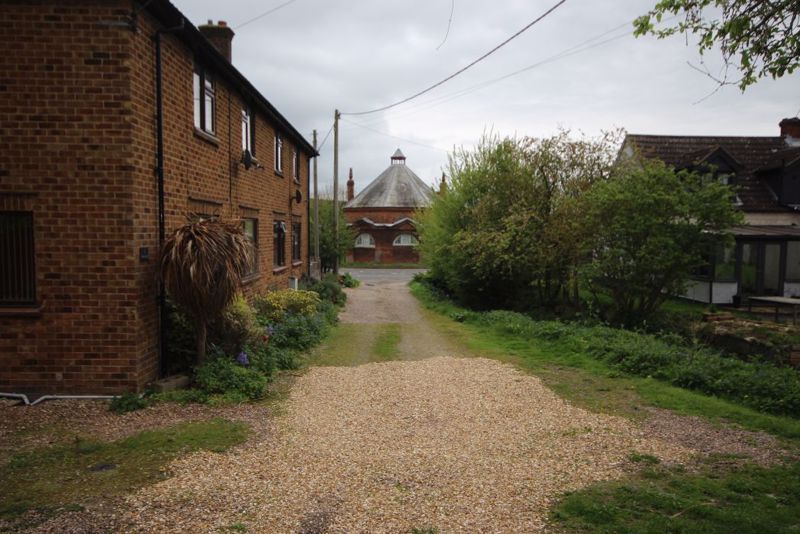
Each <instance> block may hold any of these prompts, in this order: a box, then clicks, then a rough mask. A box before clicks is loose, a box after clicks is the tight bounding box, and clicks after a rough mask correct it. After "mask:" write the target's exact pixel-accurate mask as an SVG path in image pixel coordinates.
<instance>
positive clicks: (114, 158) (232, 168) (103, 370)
mask: <svg viewBox="0 0 800 534" xmlns="http://www.w3.org/2000/svg"><path fill="white" fill-rule="evenodd" d="M52 4H53V2H41V3H32V2H4V3H2V4H0V18H1V19H2V20H4V22H7V23H5V24H3V25H1V26H0V42H1V43H2V44H3V45H4V49H5V50H10V49H14V50H15V53H14V54H4V55H2V57H0V125H2V126H1V127H2V128H3V135H2V138H0V148H1V150H0V209H5V210H8V209H25V210H31V211H33V213H34V224H35V244H36V274H37V297H38V300H39V301H40V302H41V303H42V304H43V306H42V309H41V313H40V315H39V316H38V317H25V318H16V317H8V316H7V315H3V314H2V310H0V390H10V391H26V392H32V393H33V392H35V393H119V392H122V391H138V390H141V389H142V388H143V387H144V386H145V384H146V383H148V382H150V381H152V380H153V379H155V378H157V375H158V336H157V332H158V313H157V312H158V309H157V300H156V296H157V284H156V270H155V268H156V266H155V264H156V260H157V256H158V246H159V244H158V226H157V223H158V221H157V215H158V201H157V187H156V186H157V182H156V177H155V173H154V171H153V169H154V164H155V149H156V137H155V135H156V133H155V125H154V120H153V117H154V113H155V80H154V71H155V63H154V45H153V40H152V36H153V34H154V32H155V29H156V27H157V23H156V21H155V20H153V19H151V18H150V17H149V15H147V14H141V15H140V16H139V19H138V25H139V31H138V32H131V31H130V30H129V29H127V28H120V27H113V26H108V25H103V24H102V23H101V21H109V20H122V19H123V18H124V17H125V16H126V15H127V14H128V13H129V12H130V7H131V4H130V2H123V1H120V2H118V3H115V2H110V1H95V2H92V1H84V2H74V3H71V4H69V6H70V7H63V8H62V7H58V6H53V5H52ZM235 46H236V43H235V40H234V47H235ZM163 57H164V61H163V73H164V97H165V98H164V110H165V113H164V133H165V139H164V145H165V149H166V150H165V156H166V157H165V193H166V194H165V203H166V221H167V233H169V232H170V230H172V229H174V228H176V227H177V226H178V225H180V224H182V223H183V221H185V217H186V215H187V214H188V213H189V212H197V211H202V212H205V213H216V214H219V215H220V216H222V217H224V218H239V217H242V216H247V217H255V218H257V219H258V234H259V264H260V267H261V269H260V273H259V275H258V276H256V277H254V278H253V279H252V280H250V281H249V283H248V284H247V286H246V288H245V289H246V292H248V293H250V294H252V293H254V292H257V291H263V290H265V289H266V288H269V287H285V286H286V285H287V283H288V282H287V280H288V278H289V277H290V276H295V277H300V276H301V275H302V273H303V272H305V270H306V265H307V263H306V262H307V258H308V243H307V242H306V241H307V239H306V236H307V233H306V232H307V228H308V220H307V200H306V199H307V198H308V191H307V187H306V184H307V172H308V164H307V161H308V160H307V155H302V156H301V166H300V168H301V177H300V180H299V182H295V181H294V180H293V179H292V176H291V154H292V150H293V146H292V142H291V141H290V140H289V139H288V136H286V137H285V138H284V176H279V175H277V174H276V173H275V172H274V171H273V169H274V162H273V140H274V135H275V131H274V129H273V127H272V126H271V125H270V124H268V123H267V121H266V119H265V117H263V116H261V115H258V116H257V117H256V125H257V126H256V128H257V131H256V156H257V158H258V159H259V162H260V163H261V165H263V168H260V169H256V168H251V169H250V170H245V169H244V166H243V165H242V164H241V163H239V160H240V158H241V148H240V147H241V139H240V110H241V105H242V103H241V99H240V97H239V95H238V94H236V92H235V91H233V90H231V88H229V87H228V86H227V85H226V84H225V82H224V81H223V80H221V79H219V78H218V79H217V110H216V116H217V134H216V135H217V141H216V142H209V141H208V140H207V139H205V138H202V137H200V136H198V135H196V133H195V130H194V124H193V108H192V106H193V104H192V70H193V57H192V55H191V53H190V51H189V49H188V48H187V47H185V46H184V45H183V44H182V43H181V42H180V41H179V40H178V39H177V38H176V37H175V36H165V37H164V43H163ZM296 189H299V190H300V191H301V192H302V195H303V202H302V203H300V204H299V205H298V204H294V203H293V204H292V205H291V206H290V204H289V198H290V196H291V194H292V193H293V192H294V191H295V190H296ZM293 217H296V218H297V220H299V221H301V224H302V243H303V254H302V258H303V262H302V263H300V264H298V265H292V263H291V228H292V226H291V222H292V219H293ZM275 218H280V219H282V220H284V221H285V222H286V224H287V236H286V237H287V239H286V259H287V267H286V268H285V269H282V270H280V272H273V268H272V267H273V266H272V262H273V250H272V221H273V220H274V219H275ZM143 247H146V248H147V249H148V250H149V255H150V259H149V260H147V261H142V260H140V259H139V250H140V248H143Z"/></svg>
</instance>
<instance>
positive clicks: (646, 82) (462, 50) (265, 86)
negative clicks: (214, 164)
mask: <svg viewBox="0 0 800 534" xmlns="http://www.w3.org/2000/svg"><path fill="white" fill-rule="evenodd" d="M655 1H656V0H615V1H599V0H568V1H567V2H566V3H565V4H564V5H563V6H562V7H561V8H559V9H558V10H556V11H555V12H553V13H552V14H551V15H550V16H549V17H547V18H546V19H544V20H543V21H542V22H540V23H539V24H538V25H536V26H534V27H533V28H531V29H530V30H528V31H527V32H525V33H524V34H522V35H521V36H520V37H518V38H517V39H515V40H514V41H512V42H511V43H509V44H508V45H506V46H505V47H504V48H502V49H501V50H499V51H498V52H497V53H495V54H494V55H492V56H490V57H489V58H487V59H486V60H485V61H483V62H481V63H479V64H478V65H476V66H475V67H473V68H472V69H470V70H469V71H467V72H465V73H464V74H462V75H461V76H459V77H457V78H456V79H454V80H453V81H451V82H448V83H447V84H445V85H443V86H442V87H440V88H438V89H436V90H435V91H433V92H431V93H428V94H427V95H424V96H422V97H420V98H419V99H417V100H415V101H413V102H412V103H409V104H405V105H403V106H400V107H397V108H395V109H393V110H390V111H387V112H382V113H376V114H372V115H365V116H352V117H351V116H345V117H343V121H342V122H341V129H340V133H341V135H340V158H339V161H340V174H339V176H340V178H341V179H342V182H341V183H342V189H344V186H343V183H344V180H346V179H347V178H346V176H347V170H348V168H350V167H352V168H353V172H354V175H355V180H356V191H360V190H361V189H363V188H364V187H365V186H366V185H367V184H368V183H369V182H370V181H371V180H372V179H373V178H375V177H376V176H377V175H378V174H379V173H380V172H381V171H382V170H383V169H384V168H385V167H386V166H387V165H388V164H389V157H390V156H391V154H392V153H393V152H394V150H395V149H397V148H398V147H399V148H401V149H402V150H403V152H404V153H405V155H406V156H407V158H408V160H407V164H408V166H409V167H410V168H411V169H412V170H413V171H414V172H416V173H417V175H419V176H420V178H422V179H423V180H424V181H425V182H427V183H433V182H434V181H438V177H439V176H441V173H442V170H443V169H444V168H446V165H447V154H448V152H449V151H451V150H452V148H453V147H454V146H466V147H469V146H472V145H474V144H475V143H476V141H477V140H478V139H479V138H480V137H481V135H482V133H483V132H484V131H487V130H493V131H495V132H498V133H500V134H502V135H514V134H517V135H529V136H537V137H538V136H548V135H552V134H554V133H555V132H556V131H557V130H558V129H559V128H567V129H571V130H575V131H582V132H585V133H587V134H590V135H595V134H597V133H599V132H600V131H601V130H608V129H611V128H615V127H622V128H625V129H626V130H627V131H629V132H632V133H653V134H708V135H778V122H779V121H780V119H782V118H784V117H793V116H795V115H797V114H798V112H800V75H798V74H795V75H793V76H787V77H784V78H782V79H781V80H778V81H773V80H770V79H765V80H762V81H760V82H759V83H758V84H756V85H755V86H751V87H750V88H749V89H748V90H747V92H745V93H744V94H742V93H741V92H740V91H739V89H738V88H736V87H725V88H723V89H722V90H720V91H719V92H717V93H716V94H714V95H712V96H710V97H708V98H705V99H704V97H707V96H708V95H709V94H710V93H711V92H712V91H713V90H714V89H715V87H716V84H715V82H714V81H712V80H711V79H709V78H708V77H706V76H705V75H704V74H702V73H700V72H697V71H696V70H693V69H692V68H691V67H690V66H689V65H688V64H687V62H691V63H693V64H695V65H699V64H700V56H699V55H698V54H697V51H696V48H695V47H694V46H693V45H690V46H688V47H687V46H686V41H685V39H684V38H683V37H682V36H676V37H673V38H671V39H667V40H657V39H655V38H652V37H647V38H638V39H636V38H634V37H633V36H632V35H631V34H632V30H631V26H630V24H629V23H630V22H631V21H632V20H633V18H634V17H636V16H637V15H640V14H643V13H645V12H647V10H648V9H649V8H651V7H652V5H653V4H654V3H655ZM173 2H174V3H175V5H176V6H177V7H178V8H179V9H181V10H182V11H183V12H184V14H185V15H187V17H189V19H190V20H191V21H192V22H193V23H194V24H195V25H200V24H202V23H204V22H205V21H206V20H207V19H214V20H215V21H216V20H225V21H227V22H228V24H229V25H230V26H232V27H233V28H234V30H235V31H236V36H235V37H234V40H233V63H234V65H235V66H236V67H237V68H238V69H239V70H240V71H241V72H242V73H243V74H244V75H245V76H247V77H248V78H249V79H250V81H251V82H252V83H253V84H254V85H255V86H256V87H257V88H258V89H259V90H260V91H261V93H262V94H263V95H264V96H265V97H266V98H267V99H268V100H269V101H270V102H272V104H274V105H275V106H276V107H277V108H278V110H280V112H281V113H282V114H283V115H284V116H285V117H286V118H287V119H288V120H289V121H290V122H291V123H292V124H293V125H294V126H295V127H296V128H297V129H298V130H299V131H300V132H302V133H303V134H306V135H307V136H308V138H309V140H310V139H311V132H312V130H314V129H316V130H317V131H318V133H319V136H320V141H321V140H322V137H324V136H325V134H326V133H327V132H328V131H329V129H330V127H331V125H332V123H333V113H334V109H336V108H338V109H339V110H341V111H342V112H345V113H346V112H358V111H363V110H370V109H374V108H377V107H381V106H384V105H387V104H391V103H393V102H395V101H397V100H400V99H403V98H405V97H407V96H410V95H412V94H414V93H416V92H418V91H420V90H422V89H424V88H426V87H428V86H429V85H432V84H433V83H435V82H437V81H439V80H441V79H442V78H444V77H446V76H448V75H450V74H452V73H453V72H455V71H456V70H458V69H459V68H461V67H462V66H464V65H466V64H468V63H469V62H471V61H472V60H474V59H476V58H477V57H479V56H481V55H482V54H484V53H485V52H487V51H488V50H490V49H492V48H493V47H494V46H496V45H497V44H499V43H500V42H502V41H503V40H505V39H506V38H507V37H509V36H510V35H512V34H514V33H515V32H517V31H518V30H519V29H521V28H522V27H524V26H525V25H526V24H528V23H529V22H530V21H532V20H533V19H535V18H536V17H537V16H539V15H540V14H541V13H543V12H544V11H546V10H547V9H548V8H549V7H550V6H552V5H553V4H554V3H555V0H497V1H495V2H491V3H489V2H485V1H480V0H455V9H454V11H453V17H452V24H451V25H450V30H449V35H447V39H446V40H445V41H444V43H443V44H442V42H443V40H444V37H445V34H446V33H447V29H448V19H449V18H450V13H451V5H452V4H451V0H403V1H402V2H397V1H391V2H390V1H385V0H295V1H294V2H292V3H291V4H289V5H287V6H286V7H283V8H281V9H279V10H277V11H276V12H274V13H272V14H270V15H268V16H265V17H263V18H261V19H259V20H257V21H255V22H251V23H249V24H246V25H245V26H244V27H242V28H239V29H237V26H239V25H241V24H242V23H244V22H246V21H247V20H249V19H251V18H253V17H255V16H258V15H259V14H261V13H264V12H265V11H267V10H268V9H270V8H272V7H275V6H279V5H280V4H283V3H285V2H286V0H227V1H226V2H220V1H219V0H173ZM615 28H616V30H614V29H615ZM617 36H622V37H621V38H619V39H614V38H615V37H617ZM594 38H596V39H595V40H592V39H594ZM609 39H613V40H611V41H610V42H605V43H604V42H603V41H607V40H609ZM587 41H588V42H587ZM440 45H441V46H440ZM580 45H582V46H580ZM437 47H439V48H438V49H437ZM576 47H579V48H576ZM587 47H588V49H586V48H587ZM565 51H566V52H574V53H572V55H568V56H561V57H557V58H556V59H554V60H552V61H549V62H547V63H544V64H542V65H540V66H537V67H536V68H533V69H531V70H529V71H527V72H524V73H522V74H519V75H516V76H513V77H511V78H508V79H506V80H504V81H500V82H497V83H493V84H487V85H484V86H482V87H480V88H477V89H475V87H476V86H478V85H480V84H483V83H484V82H487V81H490V80H494V79H496V78H499V77H502V76H504V75H507V74H509V73H511V72H514V71H517V70H519V69H522V68H524V67H527V66H529V65H533V64H537V63H539V62H542V61H544V60H548V59H551V58H554V57H556V56H559V55H560V54H562V53H564V52H565ZM704 59H705V62H706V65H707V66H708V68H709V70H711V71H712V72H717V71H718V69H719V68H720V65H721V63H720V61H719V57H718V55H716V54H710V53H707V54H706V56H705V58H704ZM468 89H469V91H466V90H468ZM462 93H463V94H462ZM702 99H704V100H702ZM700 100H702V101H700ZM698 101H700V102H698ZM426 103H427V104H426ZM354 123H358V124H361V125H362V126H356V125H355V124H354ZM391 136H394V137H391ZM332 137H333V136H332V135H331V136H330V137H329V138H328V140H327V141H326V143H325V146H324V147H323V149H322V151H321V157H320V159H319V176H320V186H321V187H323V188H325V187H328V188H330V185H329V184H331V183H332V175H333V156H332V148H333V139H332Z"/></svg>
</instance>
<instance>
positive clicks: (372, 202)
mask: <svg viewBox="0 0 800 534" xmlns="http://www.w3.org/2000/svg"><path fill="white" fill-rule="evenodd" d="M398 153H399V157H402V158H403V160H405V157H403V153H402V152H400V149H399V148H398V149H397V152H395V155H394V156H392V160H393V163H392V164H391V165H389V167H387V168H386V170H385V171H383V172H382V173H380V174H379V175H378V177H377V178H375V179H374V180H373V181H372V183H370V184H369V185H368V186H367V187H366V188H364V190H363V191H361V192H360V193H359V194H358V195H357V196H356V197H355V198H354V199H353V200H351V201H350V202H348V203H347V204H345V206H344V207H345V208H424V207H426V206H430V204H431V202H433V192H432V191H431V188H430V187H428V186H427V185H426V184H425V182H423V181H422V180H421V179H420V178H419V176H417V175H416V174H414V172H413V171H412V170H411V169H409V168H408V167H407V166H406V164H405V163H395V162H394V161H397V160H398V159H399V157H398Z"/></svg>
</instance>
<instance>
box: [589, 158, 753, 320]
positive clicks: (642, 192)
mask: <svg viewBox="0 0 800 534" xmlns="http://www.w3.org/2000/svg"><path fill="white" fill-rule="evenodd" d="M582 204H583V207H584V212H585V218H584V221H583V224H585V225H586V229H587V231H586V235H587V239H586V241H585V242H584V243H585V244H584V246H585V250H586V251H587V253H590V254H591V255H592V261H590V262H586V263H585V264H584V265H583V267H582V274H583V275H584V277H585V280H586V282H587V284H588V286H589V288H590V289H591V290H592V291H593V292H594V293H595V294H598V293H603V294H606V295H608V296H610V297H611V300H612V309H611V317H610V319H611V320H612V321H613V322H617V323H620V324H623V325H626V326H631V325H634V324H636V323H639V322H641V321H644V320H646V319H647V318H649V317H650V316H651V315H652V314H653V312H654V311H655V310H656V309H657V308H658V307H659V306H660V305H661V303H662V302H663V301H664V299H666V298H667V296H668V295H670V294H678V293H680V292H682V290H683V289H684V286H685V284H686V282H687V281H688V279H689V275H690V273H691V271H692V269H694V268H696V267H698V266H700V265H702V264H703V263H704V261H706V259H705V255H706V254H707V253H708V251H709V250H712V249H711V248H710V247H711V246H712V245H713V243H714V242H715V241H717V242H719V241H723V240H725V239H726V229H728V228H730V227H731V226H732V225H734V224H736V223H737V222H739V221H740V218H741V214H740V213H739V212H738V211H736V209H735V207H734V203H733V202H732V191H731V189H730V187H729V186H727V185H723V184H721V183H719V182H718V181H717V180H714V179H713V177H711V176H710V175H705V176H700V175H698V174H694V173H689V172H686V171H680V172H675V171H673V170H672V169H670V168H668V167H666V166H665V165H664V164H663V163H662V162H659V161H645V162H641V161H637V162H629V163H628V164H624V165H621V166H620V167H619V168H618V170H617V171H615V175H614V176H613V177H612V178H611V179H610V180H608V181H606V182H603V183H599V184H597V185H595V186H594V187H593V188H592V190H591V191H589V192H588V193H587V194H586V195H585V197H584V199H583V202H582ZM728 239H729V237H728Z"/></svg>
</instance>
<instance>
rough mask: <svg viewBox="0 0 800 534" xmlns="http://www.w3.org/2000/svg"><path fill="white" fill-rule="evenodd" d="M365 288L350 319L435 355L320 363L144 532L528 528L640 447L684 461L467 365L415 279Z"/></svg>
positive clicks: (499, 374) (157, 508) (520, 378)
mask: <svg viewBox="0 0 800 534" xmlns="http://www.w3.org/2000/svg"><path fill="white" fill-rule="evenodd" d="M406 276H407V275H406ZM364 282H365V283H364V284H362V286H361V287H360V288H358V289H356V290H351V291H350V292H349V293H350V298H349V301H348V306H347V309H346V311H345V312H344V313H343V314H342V320H343V321H349V322H354V323H359V322H363V323H373V322H380V321H385V322H400V323H404V326H405V329H404V334H403V341H401V344H400V348H401V351H403V352H407V351H417V350H420V348H421V347H423V346H425V347H427V349H426V356H430V357H429V358H427V359H423V360H418V361H393V362H387V363H371V364H366V365H361V366H358V367H314V368H312V369H310V370H309V371H308V372H307V373H305V374H304V375H303V376H301V377H299V378H298V379H297V381H296V383H295V385H294V387H293V388H292V392H291V394H290V397H289V399H288V400H287V402H286V412H285V414H284V415H282V416H281V417H280V418H279V419H278V421H277V423H276V425H277V431H276V432H274V433H272V434H271V437H269V438H268V439H267V440H266V441H263V440H262V441H259V440H256V441H255V442H253V443H252V444H251V445H250V446H249V447H248V446H244V447H243V448H241V449H239V450H238V452H236V453H232V454H224V455H220V454H213V453H199V454H194V455H191V456H188V457H186V458H184V459H182V460H179V461H177V462H176V463H174V464H173V465H172V471H173V474H174V477H173V478H170V479H168V480H166V481H164V482H162V483H159V484H157V485H155V486H151V487H148V488H145V489H143V490H142V491H140V492H139V493H138V494H136V495H134V496H132V497H130V498H129V499H128V508H127V513H126V517H125V519H126V520H127V521H129V522H130V524H131V525H133V528H134V529H136V530H141V531H158V532H187V531H191V532H209V531H218V529H224V528H230V527H234V528H235V527H238V526H239V525H243V526H245V527H246V528H247V530H248V531H249V532H410V531H411V529H413V528H420V529H424V528H428V527H432V528H436V529H438V531H439V532H442V533H445V532H533V531H539V530H541V529H543V528H544V527H545V526H546V525H545V520H546V517H547V511H548V507H549V505H550V503H551V502H552V501H553V499H555V498H557V497H558V495H560V493H561V492H563V491H565V490H571V489H576V488H579V487H582V486H584V485H586V484H589V483H592V482H594V481H597V480H602V479H608V478H614V477H619V476H622V475H623V474H624V472H625V468H626V465H627V458H628V457H629V456H630V455H631V453H633V452H637V453H640V454H651V455H654V456H657V457H659V458H661V459H662V461H665V462H669V463H671V462H683V461H685V460H686V459H687V458H688V456H689V454H690V452H689V451H688V449H685V448H683V447H681V446H679V445H671V444H669V443H667V442H665V441H662V440H660V439H656V438H650V437H648V436H647V435H645V432H644V431H643V430H641V429H640V428H639V427H637V426H636V425H635V424H634V423H632V422H630V421H628V420H625V419H622V418H618V417H612V416H608V415H601V414H595V413H590V412H587V411H585V410H582V409H579V408H576V407H574V406H572V405H570V404H568V403H567V402H565V401H564V400H562V399H561V398H559V397H558V396H556V395H555V394H554V393H553V392H552V391H550V390H549V389H548V388H546V387H545V386H544V385H543V384H542V382H541V381H540V380H539V379H538V378H536V377H532V376H529V375H525V374H523V373H521V372H520V371H518V370H516V369H514V368H513V367H511V366H509V365H506V364H502V363H498V362H496V361H494V360H488V359H483V358H475V357H473V358H459V357H458V356H459V354H457V353H454V352H452V351H453V350H455V349H454V348H453V346H452V345H451V343H450V342H449V341H448V340H446V339H444V338H443V337H442V336H441V335H439V334H438V333H437V332H436V331H435V330H434V329H433V328H432V327H430V326H429V325H427V324H425V321H423V320H422V317H423V316H422V314H421V313H420V311H419V309H418V308H417V304H416V302H415V301H414V300H413V297H411V296H410V295H409V293H408V290H407V288H406V287H405V282H404V281H402V280H400V281H398V280H396V279H394V278H393V277H392V276H387V277H386V278H385V279H381V278H380V277H377V278H375V279H373V280H372V281H368V280H365V281H364ZM407 338H408V339H407Z"/></svg>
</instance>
